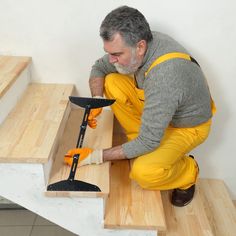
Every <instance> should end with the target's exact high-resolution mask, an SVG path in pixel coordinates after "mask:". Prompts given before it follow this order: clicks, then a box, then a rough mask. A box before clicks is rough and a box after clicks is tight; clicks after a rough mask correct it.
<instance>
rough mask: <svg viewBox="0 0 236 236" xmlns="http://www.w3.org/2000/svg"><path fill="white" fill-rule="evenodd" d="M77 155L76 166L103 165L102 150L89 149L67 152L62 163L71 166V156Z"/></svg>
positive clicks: (76, 149)
mask: <svg viewBox="0 0 236 236" xmlns="http://www.w3.org/2000/svg"><path fill="white" fill-rule="evenodd" d="M76 154H79V160H78V166H84V165H90V164H101V163H103V156H102V150H93V149H91V148H75V149H71V150H69V151H68V152H67V153H66V155H65V156H64V162H65V163H66V164H67V165H69V166H72V163H73V156H74V155H76Z"/></svg>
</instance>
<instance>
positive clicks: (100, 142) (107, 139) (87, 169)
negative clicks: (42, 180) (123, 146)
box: [45, 109, 113, 197]
mask: <svg viewBox="0 0 236 236" xmlns="http://www.w3.org/2000/svg"><path fill="white" fill-rule="evenodd" d="M83 113H84V110H83V109H72V111H71V113H70V115H69V118H68V121H67V124H66V127H65V131H64V133H63V135H62V139H61V141H60V144H59V149H58V151H57V153H56V154H55V159H54V163H53V167H52V171H51V175H50V180H49V184H52V183H55V182H58V181H61V180H66V179H68V176H69V173H70V167H69V166H67V165H65V164H64V163H63V158H64V155H65V154H66V152H67V151H68V150H69V149H72V148H75V147H76V143H77V138H78V135H79V131H80V125H81V121H82V117H83ZM112 130H113V114H112V112H111V111H109V110H105V109H103V112H102V114H101V115H100V116H99V117H98V126H97V128H96V129H91V128H89V126H88V127H87V129H86V133H85V138H84V142H83V147H89V148H93V149H103V148H109V147H111V144H112ZM109 168H110V163H109V162H106V163H103V164H100V165H95V164H94V165H87V166H82V167H79V168H77V172H76V176H75V179H76V180H81V181H84V182H87V183H90V184H94V185H96V186H98V187H99V188H100V189H101V192H81V191H78V192H76V191H75V192H72V191H71V192H69V191H68V192H63V191H58V192H57V191H47V192H46V193H45V194H46V196H50V197H55V196H59V197H62V196H63V197H65V196H78V197H107V195H108V193H109V179H110V176H109Z"/></svg>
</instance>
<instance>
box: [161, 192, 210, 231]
mask: <svg viewBox="0 0 236 236" xmlns="http://www.w3.org/2000/svg"><path fill="white" fill-rule="evenodd" d="M171 192H172V191H162V192H161V195H162V200H163V206H164V212H165V215H166V222H167V231H166V236H179V235H181V236H189V235H191V236H214V234H213V233H212V230H211V226H210V223H209V221H208V218H207V216H206V213H205V209H204V206H203V203H202V202H201V198H200V195H199V191H198V190H197V191H196V194H195V197H194V200H193V201H192V202H191V203H190V204H189V205H187V206H185V207H174V206H173V205H172V204H171V202H170V198H171Z"/></svg>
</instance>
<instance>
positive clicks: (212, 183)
mask: <svg viewBox="0 0 236 236" xmlns="http://www.w3.org/2000/svg"><path fill="white" fill-rule="evenodd" d="M199 182H200V184H199V191H200V195H201V200H202V202H203V204H204V208H205V211H206V214H207V217H208V220H209V222H210V225H211V228H212V231H213V234H214V236H222V235H227V236H235V235H236V209H235V207H234V204H233V202H232V200H231V198H230V196H229V193H228V190H227V188H226V186H225V184H224V182H223V181H222V180H216V179H200V181H199Z"/></svg>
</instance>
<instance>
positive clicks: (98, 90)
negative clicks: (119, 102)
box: [89, 77, 104, 97]
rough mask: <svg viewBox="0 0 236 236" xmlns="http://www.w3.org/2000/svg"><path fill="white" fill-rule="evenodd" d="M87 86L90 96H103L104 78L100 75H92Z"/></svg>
mask: <svg viewBox="0 0 236 236" xmlns="http://www.w3.org/2000/svg"><path fill="white" fill-rule="evenodd" d="M89 87H90V91H91V95H92V97H94V96H101V97H103V90H104V78H102V77H93V78H90V79H89Z"/></svg>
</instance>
